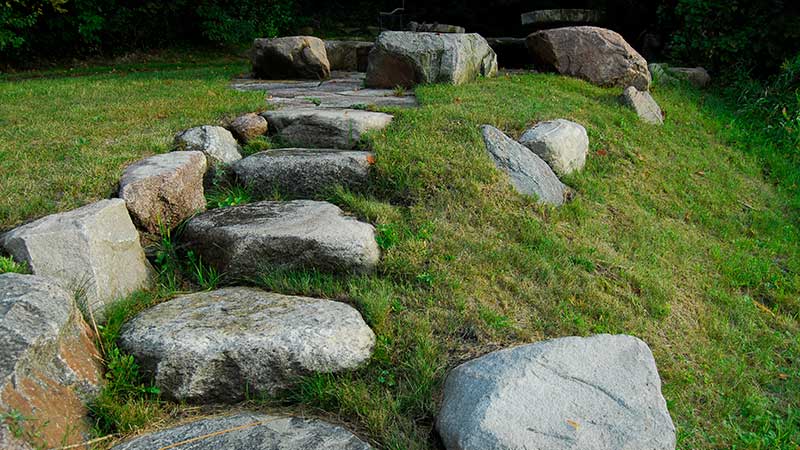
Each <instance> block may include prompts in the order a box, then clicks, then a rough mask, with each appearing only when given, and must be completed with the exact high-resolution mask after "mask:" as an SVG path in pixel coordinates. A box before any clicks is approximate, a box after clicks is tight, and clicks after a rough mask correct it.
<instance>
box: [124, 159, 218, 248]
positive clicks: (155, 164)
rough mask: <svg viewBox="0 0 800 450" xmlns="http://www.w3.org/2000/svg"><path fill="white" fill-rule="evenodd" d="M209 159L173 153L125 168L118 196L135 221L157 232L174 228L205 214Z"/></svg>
mask: <svg viewBox="0 0 800 450" xmlns="http://www.w3.org/2000/svg"><path fill="white" fill-rule="evenodd" d="M205 173H206V157H205V155H204V154H203V153H201V152H172V153H164V154H161V155H155V156H151V157H149V158H145V159H143V160H141V161H138V162H136V163H134V164H132V165H130V166H128V167H127V168H126V169H125V172H124V173H123V174H122V179H121V180H120V182H119V192H118V195H119V197H120V198H121V199H123V200H125V204H126V206H127V207H128V212H130V214H131V219H133V222H134V223H135V224H136V225H138V226H139V227H141V228H143V229H145V230H147V231H149V232H151V233H157V232H158V231H159V228H160V227H162V226H164V227H166V228H170V229H171V228H173V227H175V226H177V225H178V224H179V223H180V222H181V221H183V220H184V219H186V218H188V217H190V216H191V215H192V214H194V213H196V212H198V211H205V209H206V198H205V196H204V194H203V176H204V175H205Z"/></svg>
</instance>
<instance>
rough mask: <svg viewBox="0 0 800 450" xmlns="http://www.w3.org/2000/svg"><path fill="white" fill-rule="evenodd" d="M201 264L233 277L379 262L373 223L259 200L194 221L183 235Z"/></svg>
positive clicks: (325, 209) (366, 267)
mask: <svg viewBox="0 0 800 450" xmlns="http://www.w3.org/2000/svg"><path fill="white" fill-rule="evenodd" d="M181 239H182V241H184V243H185V244H186V246H187V247H188V248H190V249H192V250H194V251H195V252H196V253H197V254H198V255H199V256H201V257H202V259H203V261H204V262H205V263H207V264H210V265H212V266H213V267H215V268H216V269H217V270H219V271H220V272H222V273H224V274H225V275H226V277H229V278H232V279H240V278H251V277H258V276H259V275H260V274H262V273H263V271H264V270H269V269H274V268H276V267H279V268H288V269H316V270H320V271H323V272H361V273H363V272H370V271H372V270H373V269H374V268H375V267H376V266H377V264H378V261H379V260H380V250H379V249H378V245H377V243H376V242H375V230H374V228H373V227H372V225H369V224H367V223H363V222H359V221H358V220H356V219H354V218H352V217H347V216H345V215H344V213H343V212H342V210H341V209H339V208H338V207H336V206H335V205H332V204H330V203H327V202H318V201H311V200H296V201H291V202H273V201H265V202H257V203H251V204H247V205H241V206H233V207H230V208H221V209H215V210H212V211H208V212H205V213H203V214H200V215H198V216H195V217H194V218H192V219H190V220H189V221H188V222H187V223H186V226H185V228H184V231H183V234H182V236H181Z"/></svg>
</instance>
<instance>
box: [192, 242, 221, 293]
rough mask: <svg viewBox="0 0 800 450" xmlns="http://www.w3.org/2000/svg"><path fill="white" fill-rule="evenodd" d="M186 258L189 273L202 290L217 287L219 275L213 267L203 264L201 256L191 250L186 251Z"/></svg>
mask: <svg viewBox="0 0 800 450" xmlns="http://www.w3.org/2000/svg"><path fill="white" fill-rule="evenodd" d="M186 259H187V260H188V263H187V264H188V266H189V267H188V270H189V273H190V274H191V275H192V277H193V278H194V281H195V282H196V283H197V284H198V285H200V287H201V288H202V289H203V290H206V291H210V290H213V289H216V288H217V285H218V284H219V280H220V278H221V275H220V273H219V272H217V270H216V269H215V268H213V267H211V266H207V265H204V264H203V259H202V257H201V256H200V255H195V253H194V252H193V251H191V250H190V251H188V252H187V253H186Z"/></svg>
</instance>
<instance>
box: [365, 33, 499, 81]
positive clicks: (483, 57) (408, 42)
mask: <svg viewBox="0 0 800 450" xmlns="http://www.w3.org/2000/svg"><path fill="white" fill-rule="evenodd" d="M496 73H497V55H495V53H494V50H492V48H491V47H489V44H488V43H487V42H486V40H485V39H484V38H482V37H481V36H480V35H478V34H475V33H470V34H464V33H451V34H438V33H414V32H409V31H384V32H383V33H381V34H380V36H378V40H377V41H376V42H375V47H374V48H373V49H372V51H371V52H370V54H369V65H368V66H367V78H366V86H367V87H376V88H394V87H395V86H403V87H412V86H414V85H416V84H423V83H450V84H462V83H466V82H469V81H473V80H475V79H476V78H478V76H486V77H492V76H494V75H495V74H496Z"/></svg>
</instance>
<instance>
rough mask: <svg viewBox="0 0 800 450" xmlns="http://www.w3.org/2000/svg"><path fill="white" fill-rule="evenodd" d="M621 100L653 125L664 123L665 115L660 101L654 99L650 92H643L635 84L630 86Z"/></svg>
mask: <svg viewBox="0 0 800 450" xmlns="http://www.w3.org/2000/svg"><path fill="white" fill-rule="evenodd" d="M620 101H622V103H623V104H624V105H626V106H628V107H630V108H632V109H633V110H634V111H636V114H637V115H638V116H639V118H640V119H642V120H643V121H644V122H647V123H651V124H653V125H661V124H663V123H664V116H663V114H662V113H661V108H659V106H658V103H656V101H655V100H653V96H651V95H650V93H649V92H647V91H645V92H642V91H640V90H638V89H636V88H635V87H633V86H628V87H627V88H626V89H625V91H623V93H622V97H620Z"/></svg>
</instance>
